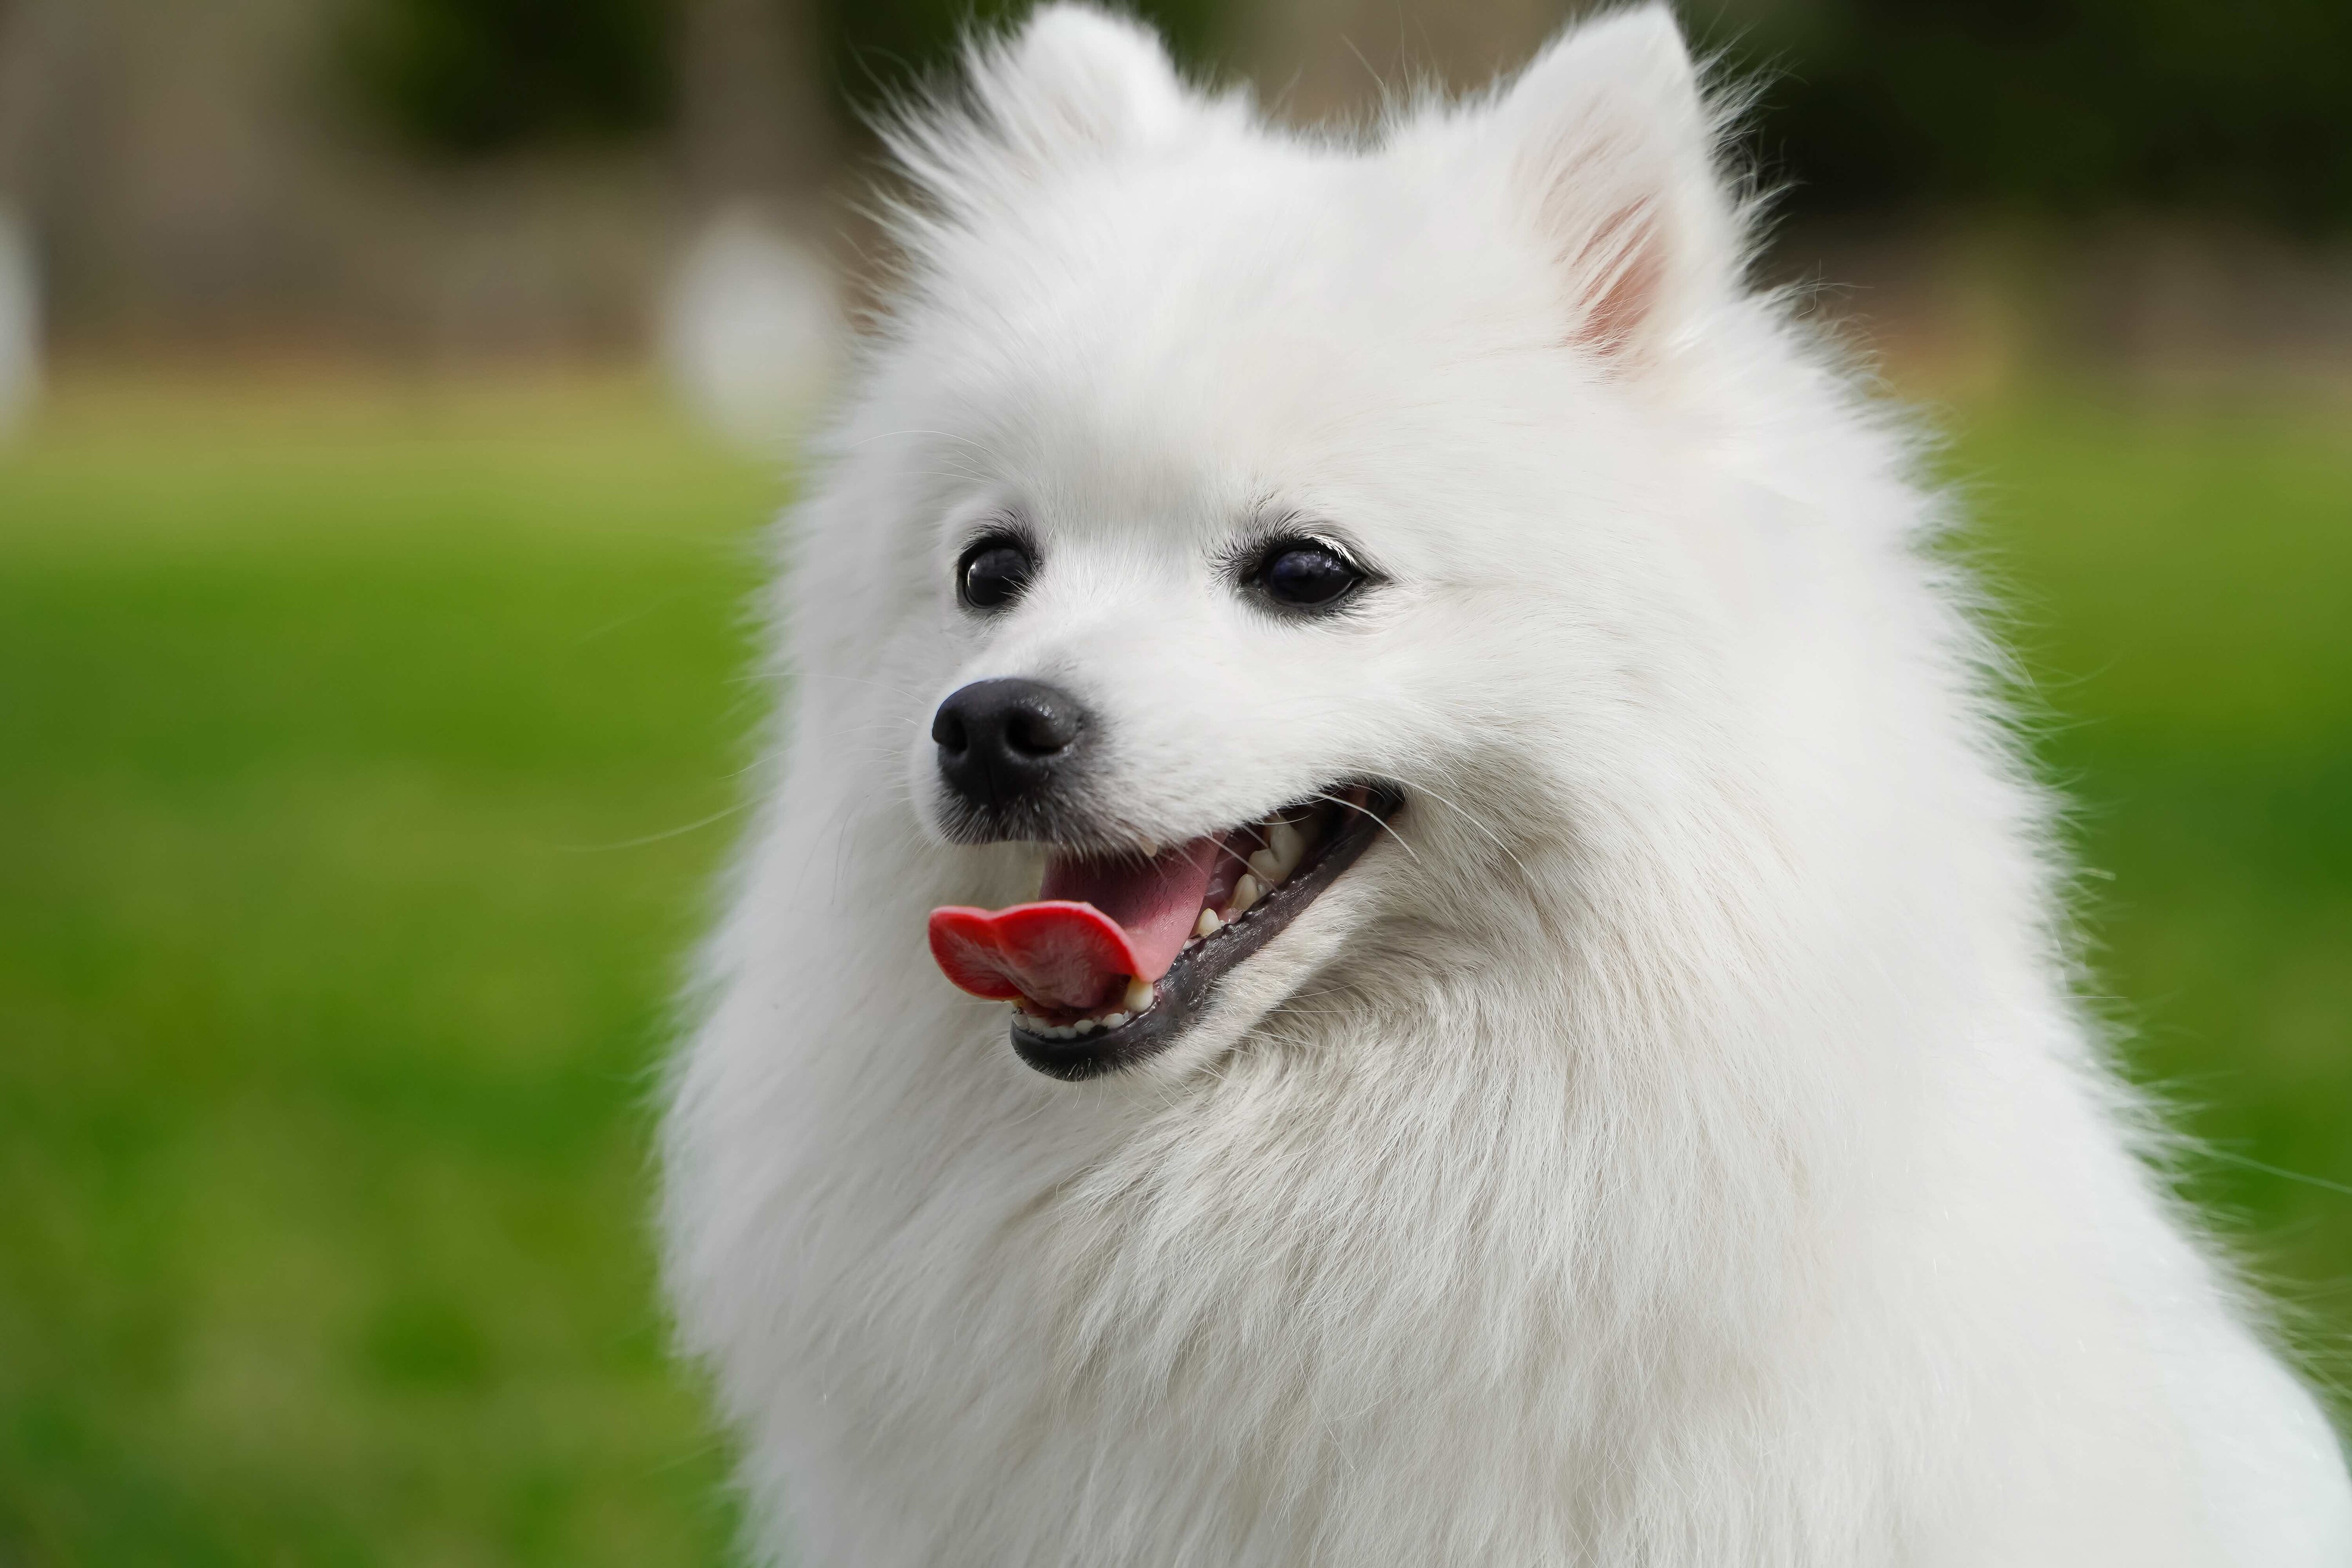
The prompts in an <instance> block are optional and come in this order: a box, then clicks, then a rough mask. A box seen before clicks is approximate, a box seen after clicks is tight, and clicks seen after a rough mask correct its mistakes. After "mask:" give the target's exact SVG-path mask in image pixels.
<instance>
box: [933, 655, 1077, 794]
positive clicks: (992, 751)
mask: <svg viewBox="0 0 2352 1568" xmlns="http://www.w3.org/2000/svg"><path fill="white" fill-rule="evenodd" d="M1086 730H1087V710H1086V707H1085V705H1084V704H1082V703H1081V702H1079V700H1077V699H1076V698H1075V697H1073V696H1071V695H1070V694H1069V693H1068V692H1066V691H1065V690H1063V689H1061V688H1060V687H1058V686H1048V685H1046V684H1045V682H1044V681H1042V680H975V681H973V682H972V683H971V685H970V686H967V687H965V688H964V689H961V691H958V692H956V693H955V694H954V695H952V696H950V698H949V699H948V700H946V701H945V702H942V703H940V710H939V713H938V714H937V715H936V716H935V717H934V718H933V719H932V720H931V739H932V740H934V741H937V742H939V743H940V777H942V778H944V779H946V780H947V781H948V787H949V788H950V789H952V790H954V791H955V792H956V793H957V794H958V795H961V796H963V798H964V799H966V800H968V801H970V802H971V804H972V805H979V806H989V807H1003V806H1007V805H1012V804H1013V802H1015V801H1017V800H1020V799H1022V798H1023V797H1024V796H1025V795H1034V794H1035V793H1037V792H1038V791H1039V790H1041V789H1043V788H1044V787H1045V784H1046V782H1047V781H1048V780H1050V779H1051V778H1052V777H1053V776H1054V770H1055V768H1056V767H1059V766H1060V765H1062V764H1063V763H1066V762H1068V761H1069V759H1070V755H1071V752H1072V751H1073V749H1074V748H1075V747H1076V745H1077V742H1078V737H1079V736H1081V735H1083V734H1085V733H1086Z"/></svg>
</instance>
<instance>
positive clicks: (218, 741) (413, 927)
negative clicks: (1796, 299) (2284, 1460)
mask: <svg viewBox="0 0 2352 1568" xmlns="http://www.w3.org/2000/svg"><path fill="white" fill-rule="evenodd" d="M2337 413H2338V415H2339V417H2336V418H2333V419H2331V418H2330V417H2327V416H2324V411H2311V410H2307V411H2303V412H2293V413H2289V414H2287V415H2284V416H2281V415H2276V414H2266V413H2262V412H2259V411H2242V412H2237V413H2231V412H2226V411H2224V412H2212V411H2206V412H2202V413H2196V412H2172V413H2162V412H2151V411H2148V410H2145V409H2143V410H2138V411H2130V410H2125V409H2116V408H2103V407H2102V406H2101V405H2100V404H2099V403H2098V402H2097V401H2096V400H2095V399H2092V398H2088V397H2083V396H2076V397H2073V398H2066V399H2055V398H2052V399H2038V400H2033V401H2031V402H2025V401H2021V402H2018V403H2016V404H2012V405H2002V406H2000V407H1994V408H1990V409H1985V410H1979V411H1977V412H1976V413H1975V414H1974V415H1972V416H1970V417H1969V418H1968V419H1967V420H1965V421H1964V423H1965V424H1966V425H1967V426H1969V429H1968V434H1967V435H1966V436H1965V437H1964V438H1963V439H1962V440H1961V441H1960V442H1959V443H1958V446H1957V447H1956V448H1955V450H1954V452H1953V454H1952V456H1951V459H1950V461H1951V467H1952V468H1953V469H1954V471H1955V472H1957V473H1958V474H1960V475H1962V476H1963V477H1964V479H1966V480H1967V482H1968V483H1969V487H1970V489H1971V490H1972V492H1973V494H1974V496H1975V499H1976V502H1977V506H1978V510H1979V512H1980V514H1981V515H1982V517H1983V518H1984V520H1985V521H1984V522H1983V525H1982V526H1981V527H1980V528H1979V530H1978V531H1976V532H1975V534H1974V535H1973V546H1974V548H1975V550H1976V552H1977V553H1978V554H1979V556H1980V557H1981V558H1982V559H1984V560H1986V561H1987V562H1988V563H1990V566H1991V568H1992V570H1993V572H1994V573H1995V574H1996V575H1997V576H1998V578H1999V579H2000V581H2001V582H2002V583H2003V584H2005V585H2006V586H2007V588H2008V590H2009V595H2010V598H2011V603H2012V604H2013V605H2016V606H2017V610H2018V617H2017V628H2018V632H2019V636H2020V637H2021V641H2022V643H2023V645H2024V647H2025V648H2026V650H2027V653H2028V657H2029V659H2030V662H2031V664H2032V668H2033V669H2034V671H2035V672H2036V679H2037V682H2038V685H2039V688H2040V692H2041V697H2042V700H2043V701H2044V702H2045V703H2046V704H2047V705H2048V707H2049V708H2050V709H2051V710H2052V712H2053V715H2055V716H2056V717H2055V718H2054V719H2053V721H2052V722H2051V723H2050V725H2049V726H2048V735H2047V739H2046V745H2045V750H2046V753H2047V755H2048V757H2049V758H2050V761H2051V764H2052V766H2053V770H2055V771H2056V772H2057V773H2058V774H2059V775H2060V776H2062V777H2063V778H2064V779H2065V780H2066V781H2068V782H2069V784H2071V786H2072V787H2073V789H2074V792H2075V794H2076V795H2077V796H2078V798H2079V799H2080V800H2081V801H2082V802H2083V803H2084V808H2083V811H2082V813H2081V816H2080V818H2079V822H2080V837H2081V839H2082V842H2083V844H2084V849H2085V853H2086V856H2087V858H2088V859H2089V860H2090V861H2091V863H2092V864H2094V865H2095V866H2097V867H2100V868H2105V870H2107V871H2109V872H2111V873H2112V880H2097V881H2093V882H2091V883H2089V884H2088V886H2089V887H2090V889H2092V890H2091V892H2090V894H2089V895H2088V898H2089V909H2088V912H2089V914H2090V915H2091V916H2092V918H2093V921H2094V925H2095V931H2096V934H2097V936H2098V937H2099V938H2100V940H2101V942H2102V944H2103V945H2102V949H2101V952H2100V955H2099V956H2100V960H2101V963H2102V967H2103V971H2104V973H2105V976H2106V977H2107V980H2108V981H2109V982H2110V984H2111V985H2112V988H2113V992H2114V994H2115V997H2116V1004H2115V1008H2116V1012H2117V1013H2118V1015H2119V1016H2125V1017H2126V1018H2128V1019H2129V1020H2130V1021H2132V1022H2133V1023H2134V1024H2135V1025H2137V1027H2138V1029H2139V1034H2138V1037H2137V1039H2136V1040H2135V1041H2134V1043H2133V1044H2132V1046H2131V1047H2130V1049H2131V1055H2132V1060H2133V1063H2134V1066H2135V1068H2136V1069H2137V1070H2138V1071H2139V1072H2140V1073H2141V1074H2142V1076H2144V1077H2146V1078H2147V1079H2151V1080H2153V1081H2156V1082H2158V1083H2160V1084H2162V1085H2163V1086H2165V1087H2166V1089H2167V1090H2168V1092H2169V1093H2171V1094H2173V1095H2174V1096H2175V1097H2176V1099H2178V1100H2181V1101H2182V1102H2183V1103H2185V1104H2186V1105H2187V1106H2188V1108H2189V1122H2190V1125H2191V1126H2192V1127H2193V1129H2194V1130H2195V1131H2198V1132H2200V1134H2202V1135H2204V1136H2205V1137H2206V1138H2208V1139H2209V1140H2210V1141H2211V1142H2212V1143H2213V1145H2214V1146H2215V1148H2216V1150H2217V1151H2218V1157H2217V1158H2216V1159H2215V1160H2213V1161H2210V1162H2208V1163H2206V1164H2205V1165H2204V1166H2202V1167H2200V1172H2199V1173H2198V1179H2197V1187H2198V1191H2199V1193H2200V1195H2201V1196H2203V1197H2205V1198H2207V1199H2208V1200H2210V1201H2212V1202H2214V1203H2216V1204H2218V1205H2221V1206H2222V1207H2223V1208H2225V1209H2226V1210H2227V1211H2228V1212H2229V1213H2230V1214H2231V1215H2235V1216H2237V1223H2238V1224H2239V1226H2240V1229H2241V1233H2242V1235H2243V1236H2244V1237H2246V1238H2247V1240H2248V1242H2249V1245H2250V1246H2251V1247H2252V1250H2253V1251H2254V1252H2255V1253H2256V1255H2257V1256H2259V1257H2260V1258H2263V1260H2264V1261H2265V1262H2266V1264H2267V1265H2268V1266H2269V1268H2271V1271H2272V1272H2273V1275H2274V1277H2275V1278H2276V1279H2279V1280H2281V1281H2282V1282H2283V1283H2284V1286H2285V1288H2286V1290H2287V1293H2288V1294H2289V1295H2291V1296H2292V1297H2293V1298H2294V1300H2297V1301H2298V1302H2300V1303H2302V1304H2303V1305H2304V1306H2305V1308H2306V1309H2307V1310H2308V1312H2309V1314H2310V1318H2311V1324H2312V1329H2313V1331H2314V1333H2315V1337H2317V1338H2319V1339H2321V1340H2324V1341H2326V1342H2330V1343H2333V1342H2336V1340H2338V1339H2340V1338H2341V1337H2342V1336H2343V1335H2344V1332H2345V1331H2346V1330H2347V1329H2352V1289H2347V1284H2346V1281H2347V1277H2352V1195H2347V1194H2345V1193H2343V1192H2340V1191H2336V1190H2331V1189H2329V1188H2327V1187H2325V1186H2320V1185H2314V1184H2311V1182H2309V1181H2305V1180H2299V1179H2295V1178H2293V1177H2284V1176H2279V1175H2274V1174H2270V1173H2266V1172H2265V1171H2264V1170H2263V1169H2260V1168H2258V1167H2274V1168H2277V1169H2281V1170H2286V1171H2292V1172H2294V1173H2298V1175H2299V1176H2302V1177H2309V1178H2315V1179H2317V1180H2319V1181H2322V1182H2333V1183H2336V1184H2347V1185H2352V1038H2347V1035H2352V613H2347V607H2352V442H2347V441H2345V440H2344V439H2343V438H2342V435H2341V432H2342V430H2343V428H2344V426H2343V423H2342V421H2341V419H2340V411H2337ZM773 500H775V486H774V485H772V483H771V482H770V481H768V480H767V479H764V478H763V477H762V476H761V473H760V472H759V471H758V470H757V469H756V468H751V467H747V466H745V465H743V464H740V463H738V462H734V461H731V460H730V459H727V458H722V457H720V456H719V455H717V454H715V453H713V452H711V451H709V450H708V449H706V448H704V447H700V446H698V444H696V443H695V442H694V441H693V440H691V439H690V438H688V437H686V436H685V435H683V434H682V433H680V432H679V431H677V429H675V428H674V427H673V426H671V425H670V424H669V423H668V422H667V420H666V418H665V417H663V416H661V415H660V414H659V413H658V411H657V405H656V403H655V402H654V401H653V400H652V399H651V397H650V395H647V394H646V393H645V392H644V391H643V390H642V389H637V388H634V387H631V386H628V385H625V384H572V385H560V386H540V387H534V388H520V389H509V390H508V391H505V392H491V391H483V390H478V389H477V390H475V391H471V392H467V391H464V390H457V391H452V390H450V389H446V388H444V389H440V390H434V389H431V388H412V389H409V390H407V391H405V392H403V391H400V390H398V389H374V390H369V389H364V388H351V387H345V388H341V389H338V388H336V387H333V386H313V385H307V384H289V385H285V386H280V387H278V388H276V389H274V390H273V389H270V388H268V387H263V388H259V389H253V388H247V389H246V390H243V391H230V392H224V391H222V390H220V389H218V388H214V387H209V386H206V385H204V384H177V385H174V384H164V383H158V382H155V381H152V380H146V381H123V380H117V381H113V382H89V383H82V384H76V383H68V385H67V387H66V388H65V390H64V392H63V393H62V394H61V395H60V396H59V397H58V399H57V401H56V402H55V403H54V404H53V405H52V407H51V410H50V413H49V415H48V416H47V419H46V421H45V423H44V425H43V426H42V427H41V429H40V430H39V431H38V432H37V433H36V435H35V436H34V437H32V438H31V439H30V440H29V441H28V442H26V444H24V445H23V446H21V447H19V448H18V449H17V450H16V452H15V453H13V454H12V455H7V456H0V821H5V823H6V824H7V829H6V832H5V835H0V1563H27V1564H49V1563H56V1564H84V1563H164V1562H168V1563H256V1562H267V1563H302V1564H308V1563H400V1564H408V1563H453V1564H462V1563H563V1564H594V1563H628V1564H632V1565H654V1564H661V1563H715V1562H719V1561H722V1560H724V1558H725V1555H726V1552H725V1542H726V1539H727V1535H728V1531H729V1530H730V1522H731V1515H730V1506H729V1504H728V1502H727V1500H726V1499H725V1495H724V1489H723V1482H722V1478H723V1473H724V1468H725V1467H724V1459H723V1454H722V1452H721V1450H720V1449H719V1446H718V1445H717V1443H716V1442H715V1440H714V1438H713V1436H711V1434H710V1431H709V1426H708V1425H707V1422H706V1420H705V1417H704V1414H703V1409H702V1406H701V1403H700V1401H699V1399H698V1396H697V1394H696V1393H695V1391H694V1390H693V1389H692V1388H691V1387H690V1386H689V1384H688V1381H687V1380H686V1379H684V1378H683V1377H682V1376H681V1375H680V1374H679V1373H677V1372H676V1371H675V1370H674V1369H673V1368H672V1367H671V1366H670V1365H668V1364H667V1362H666V1361H665V1359H664V1353H663V1331H662V1326H661V1321H660V1317H659V1313H658V1310H657V1307H656V1301H655V1298H654V1293H653V1289H652V1269H651V1264H650V1248H649V1246H648V1241H647V1227H646V1205H647V1194H648V1192H649V1184H648V1181H647V1179H646V1131H647V1116H646V1104H647V1098H648V1087H649V1086H648V1073H649V1071H650V1069H651V1067H652V1064H653V1063H654V1062H655V1061H656V1058H657V1057H658V1055H659V1053H660V1051H661V1049H662V1047H663V1042H664V1033H665V1009H666V1006H667V998H668V996H669V995H670V994H671V992H672V990H673V983H674V981H675V979H676V977H677V964H678V962H679V956H678V955H679V954H680V952H682V951H683V949H684V948H685V946H686V945H687V944H688V942H689V941H690V940H691V938H692V935H693V933H694V932H695V931H696V930H697V928H698V922H699V919H700V915H701V913H702V910H703V907H704V906H703V899H704V892H703V886H704V879H705V878H706V876H707V874H708V872H709V869H710V868H711V867H712V865H713V864H714V862H715V860H716V858H717V857H718V856H719V854H720V853H721V852H722V851H723V850H724V848H725V846H726V844H727V842H728V839H729V837H730V831H731V826H732V822H731V820H730V819H727V818H725V817H724V816H723V814H724V813H726V812H727V811H728V809H729V808H730V805H732V804H733V803H734V802H735V801H736V798H737V784H736V781H735V778H734V776H733V775H734V772H735V770H736V769H737V768H738V767H739V766H740V764H741V763H742V761H743V760H744V756H745V747H744V743H743V741H742V739H741V737H742V736H743V734H744V733H745V731H747V730H748V728H749V727H750V725H751V723H752V722H753V721H754V720H755V718H756V712H755V711H754V710H753V709H752V706H751V705H752V704H754V703H755V702H756V700H757V699H756V695H755V694H754V693H752V692H751V690H749V689H747V688H746V686H745V685H744V683H743V681H742V680H741V679H740V676H741V672H742V668H743V666H744V662H745V659H746V655H747V647H748V636H747V626H746V616H745V614H744V604H745V599H746V597H747V595H749V594H750V592H751V588H752V586H753V584H755V583H756V581H757V580H758V577H759V574H760V573H759V565H758V560H757V554H756V549H755V534H756V531H757V528H758V525H759V524H760V522H761V520H762V518H763V516H764V515H765V513H766V512H767V511H768V510H769V509H770V507H771V506H772V502H773ZM698 825H699V826H698ZM2245 1162H2252V1164H2249V1163H2245Z"/></svg>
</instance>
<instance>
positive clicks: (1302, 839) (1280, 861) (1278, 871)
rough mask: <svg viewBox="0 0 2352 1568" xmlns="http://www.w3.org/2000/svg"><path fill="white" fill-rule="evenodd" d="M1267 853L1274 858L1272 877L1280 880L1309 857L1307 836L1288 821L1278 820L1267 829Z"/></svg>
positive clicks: (1277, 880)
mask: <svg viewBox="0 0 2352 1568" xmlns="http://www.w3.org/2000/svg"><path fill="white" fill-rule="evenodd" d="M1265 853H1267V854H1269V855H1271V856H1272V857H1273V859H1274V877H1273V880H1274V881H1276V882H1279V881H1281V880H1282V879H1284V878H1286V877H1287V876H1289V875H1290V874H1291V873H1292V872H1293V871H1296V870H1297V869H1298V862H1299V861H1301V860H1303V859H1305V858H1307V836H1306V835H1305V834H1303V833H1301V832H1299V831H1298V829H1297V828H1296V827H1293V826H1291V825H1290V824H1288V823H1286V822H1277V823H1276V824H1275V825H1274V826H1272V827H1269V828H1267V829H1266V833H1265ZM1253 858H1255V857H1253Z"/></svg>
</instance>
